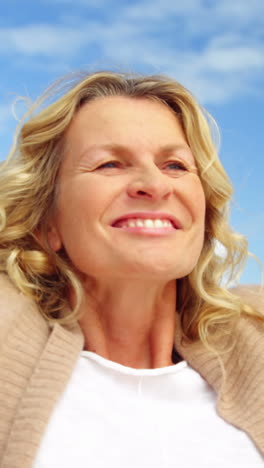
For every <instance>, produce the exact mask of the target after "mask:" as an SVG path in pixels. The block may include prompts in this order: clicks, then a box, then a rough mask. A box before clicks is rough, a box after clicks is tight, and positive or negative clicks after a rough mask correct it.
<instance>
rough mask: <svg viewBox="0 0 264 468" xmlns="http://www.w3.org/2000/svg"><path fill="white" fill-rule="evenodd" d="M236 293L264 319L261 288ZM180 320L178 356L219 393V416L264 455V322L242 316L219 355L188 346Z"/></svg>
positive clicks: (196, 344) (224, 339) (221, 344)
mask: <svg viewBox="0 0 264 468" xmlns="http://www.w3.org/2000/svg"><path fill="white" fill-rule="evenodd" d="M233 292H234V293H235V294H238V295H240V297H241V298H242V299H243V301H244V302H245V303H248V304H249V305H252V306H253V307H254V308H256V309H257V310H258V311H259V312H263V315H264V296H263V290H262V288H261V287H260V286H245V287H243V286H241V287H239V288H236V289H234V290H233ZM177 320H178V326H177V327H176V335H175V346H176V348H177V350H178V352H179V353H180V354H181V355H182V356H183V358H184V359H185V360H186V361H188V363H189V364H190V365H191V366H192V367H193V368H194V369H196V370H197V371H198V372H199V373H200V374H201V375H202V376H203V377H204V378H205V379H206V380H207V382H208V383H209V384H210V385H211V386H212V387H213V388H214V390H215V391H216V392H217V412H218V414H219V415H220V416H221V417H222V418H223V419H225V420H226V421H227V422H228V423H231V424H233V425H234V426H236V427H238V428H239V429H242V430H244V431H245V432H246V433H247V434H248V435H249V437H250V438H251V439H252V440H253V442H254V443H255V445H256V447H257V448H258V449H259V450H260V452H261V453H262V455H264V321H262V320H258V319H255V318H253V317H250V316H246V315H243V316H241V317H240V319H239V320H238V321H237V322H236V323H235V325H234V327H233V328H232V330H230V334H228V335H225V336H222V337H221V339H219V341H218V343H217V344H216V351H218V354H217V352H212V351H210V350H208V349H207V348H206V347H205V346H203V344H202V343H201V342H194V343H189V344H186V343H184V340H183V338H182V333H181V326H180V322H179V317H177Z"/></svg>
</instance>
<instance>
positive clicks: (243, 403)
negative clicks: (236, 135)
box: [0, 72, 264, 468]
mask: <svg viewBox="0 0 264 468" xmlns="http://www.w3.org/2000/svg"><path fill="white" fill-rule="evenodd" d="M70 85H71V86H70V87H69V88H68V89H67V90H66V91H65V88H63V93H62V91H61V88H59V89H58V90H57V89H55V91H57V99H55V100H54V98H53V102H52V104H50V105H49V106H47V107H46V108H44V110H41V111H40V112H39V113H37V114H34V110H35V108H34V109H33V112H32V113H31V114H30V115H29V116H28V117H29V118H28V119H27V121H26V122H25V123H24V124H23V125H22V127H21V130H20V132H19V135H18V138H17V143H16V145H15V147H14V150H13V151H12V154H11V157H10V158H9V159H8V160H7V161H6V162H5V163H3V165H2V172H1V183H0V187H1V233H0V243H1V257H0V258H1V268H2V272H3V273H2V276H1V308H0V311H1V313H0V320H1V326H0V330H1V331H0V339H1V367H0V368H1V373H0V379H1V382H2V384H1V399H2V402H3V404H2V409H1V423H0V424H1V431H0V434H1V445H0V453H1V461H2V466H3V467H6V468H7V467H8V468H9V467H10V468H11V467H19V468H20V467H23V468H24V467H25V468H26V467H30V466H34V467H35V468H39V467H49V468H50V467H55V466H56V467H67V466H72V465H73V463H75V464H76V465H77V466H78V467H83V466H93V467H102V466H105V465H106V463H107V464H108V466H117V467H119V466H120V467H121V466H122V467H124V466H126V467H130V466H142V467H143V466H144V467H145V466H152V467H156V466H157V467H161V466H162V467H163V466H164V467H174V466H178V464H179V463H180V465H181V466H182V467H190V466H194V464H195V465H197V466H203V467H204V466H210V467H211V466H214V467H220V466H225V467H227V466H229V467H231V466H232V467H233V466H234V465H235V464H239V463H240V464H244V466H251V467H253V466H261V465H262V463H263V453H264V414H263V407H264V406H263V403H264V402H263V394H264V393H263V390H264V388H263V387H264V384H263V382H264V378H263V365H262V363H263V350H264V338H263V330H264V319H263V299H262V296H261V294H260V291H258V289H256V291H254V289H251V290H247V289H244V290H243V289H242V290H241V291H239V290H238V291H237V293H240V295H239V294H236V293H235V291H233V292H231V291H228V290H226V289H225V288H223V287H222V286H221V279H222V277H223V275H224V274H226V272H227V271H228V272H229V273H230V272H231V273H230V278H231V279H232V278H233V276H234V275H235V273H236V272H237V269H239V267H240V266H241V264H242V263H243V261H244V259H245V257H246V253H247V249H246V242H245V239H244V238H243V237H242V236H241V235H238V234H236V233H234V232H232V231H231V230H230V228H229V226H228V218H227V209H228V202H229V200H230V197H231V193H232V189H231V186H230V183H229V181H228V178H227V176H226V174H225V172H224V169H223V168H222V166H221V163H220V161H219V159H218V157H217V153H216V149H215V147H214V145H213V142H212V138H211V136H210V129H209V124H208V122H207V116H206V114H205V112H203V110H202V109H201V108H200V107H199V105H198V104H197V102H196V101H195V99H194V98H193V97H192V95H191V94H190V93H189V92H188V91H187V90H186V89H185V88H184V87H182V86H181V85H180V84H178V83H177V82H175V81H174V80H171V79H169V78H165V77H155V76H154V77H153V76H149V77H148V76H146V77H141V76H126V75H123V74H116V73H111V72H99V73H95V74H92V75H83V76H82V77H79V79H78V80H77V81H76V82H75V83H74V84H72V83H70ZM49 96H50V92H49V93H48V97H49ZM217 242H220V243H222V244H223V245H224V246H225V248H226V252H227V253H226V256H225V258H220V257H219V256H218V255H217V254H216V244H217ZM261 301H262V302H261ZM204 379H205V380H204ZM208 384H209V385H208ZM215 407H217V413H216V411H215Z"/></svg>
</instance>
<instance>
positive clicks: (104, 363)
mask: <svg viewBox="0 0 264 468" xmlns="http://www.w3.org/2000/svg"><path fill="white" fill-rule="evenodd" d="M81 356H83V357H85V358H88V359H90V360H92V361H94V362H96V363H97V364H99V365H100V366H101V367H104V368H107V369H112V370H114V371H116V372H118V373H120V374H125V375H134V376H138V377H142V376H156V375H165V374H174V373H176V372H178V371H180V370H182V369H184V368H185V367H187V362H186V361H181V362H178V363H177V364H172V365H171V366H166V367H158V368H156V369H135V368H133V367H128V366H124V365H123V364H119V363H118V362H114V361H110V360H109V359H106V358H104V357H102V356H100V355H99V354H96V353H94V352H93V351H85V350H83V351H82V352H81Z"/></svg>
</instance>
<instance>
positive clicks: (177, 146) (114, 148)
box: [80, 143, 194, 159]
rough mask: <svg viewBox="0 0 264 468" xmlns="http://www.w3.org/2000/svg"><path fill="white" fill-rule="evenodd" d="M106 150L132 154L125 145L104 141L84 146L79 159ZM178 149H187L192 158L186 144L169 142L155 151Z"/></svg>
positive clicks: (174, 150)
mask: <svg viewBox="0 0 264 468" xmlns="http://www.w3.org/2000/svg"><path fill="white" fill-rule="evenodd" d="M98 150H99V151H102V150H103V151H108V152H109V153H111V154H116V155H120V154H123V155H124V154H127V155H131V154H133V151H132V149H130V148H128V147H127V146H124V145H120V144H115V143H106V144H103V145H92V146H90V147H88V148H86V149H85V150H84V151H83V152H82V153H81V155H80V159H82V157H83V156H85V154H89V153H91V152H93V151H98ZM180 150H185V151H187V152H188V153H189V154H190V155H192V157H193V158H194V156H193V154H192V151H191V148H190V147H189V146H188V145H187V144H186V145H184V144H169V145H165V146H161V147H160V148H159V149H158V151H157V152H156V155H162V156H166V155H167V154H169V153H173V152H177V151H180Z"/></svg>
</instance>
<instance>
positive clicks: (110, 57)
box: [0, 0, 264, 283]
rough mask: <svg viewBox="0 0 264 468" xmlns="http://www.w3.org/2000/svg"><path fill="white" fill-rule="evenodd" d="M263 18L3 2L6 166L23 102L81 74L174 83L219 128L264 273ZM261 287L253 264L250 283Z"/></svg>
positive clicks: (220, 6) (235, 223)
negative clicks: (135, 75)
mask: <svg viewBox="0 0 264 468" xmlns="http://www.w3.org/2000/svg"><path fill="white" fill-rule="evenodd" d="M263 18H264V2H263V0H250V1H249V0H232V1H231V0H204V1H203V0H184V1H178V0H135V1H133V0H130V1H129V0H127V1H124V0H38V1H33V0H32V1H31V0H24V1H23V2H21V1H20V0H8V2H3V4H2V5H1V17H0V69H1V75H0V76H1V78H0V83H1V86H0V141H1V144H0V158H4V157H5V155H6V154H7V152H8V148H9V146H10V144H11V141H12V133H13V131H14V128H15V124H16V122H15V119H14V117H13V114H12V103H13V102H14V100H15V98H16V97H17V96H26V97H27V98H30V99H34V98H36V97H37V96H38V95H39V94H41V93H42V91H43V90H44V89H45V88H46V87H47V86H48V85H49V84H50V83H51V82H52V81H54V80H55V79H57V78H58V77H60V76H61V75H62V74H64V73H67V72H69V71H72V70H76V69H82V70H83V69H85V70H89V71H93V70H96V69H102V68H110V69H115V70H116V69H117V70H122V71H124V70H126V71H139V72H143V73H166V74H169V75H171V76H173V77H174V78H175V79H177V80H178V81H180V82H181V83H182V84H184V85H185V86H186V87H188V88H189V89H190V90H191V91H192V92H193V93H194V95H195V96H196V97H197V98H198V100H199V101H200V103H201V104H202V105H204V106H205V107H206V108H207V109H208V110H209V111H210V112H211V113H212V114H213V116H214V117H215V119H216V121H217V122H218V124H219V127H220V131H221V136H222V137H221V140H222V143H221V149H220V157H221V160H222V162H223V164H224V166H225V168H226V170H227V172H228V174H229V176H230V178H231V180H232V182H233V185H234V189H235V194H234V198H233V201H232V209H231V225H232V227H233V228H234V229H235V230H237V231H239V232H242V233H243V234H245V235H246V236H247V238H248V241H249V248H250V251H251V252H253V253H254V254H255V255H257V257H258V258H259V259H260V261H261V262H262V264H264V234H263V231H264V207H263V204H264V163H263V158H264V144H263V140H264V138H263V134H264V119H263V108H264V93H263V85H264V22H263ZM21 112H22V110H21V105H19V106H18V107H17V114H18V115H20V114H21ZM260 280H261V276H260V270H259V267H258V266H257V264H256V262H255V261H253V260H249V261H248V264H247V267H246V270H245V272H244V274H243V276H242V278H241V282H243V283H245V282H247V283H259V282H260Z"/></svg>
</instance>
